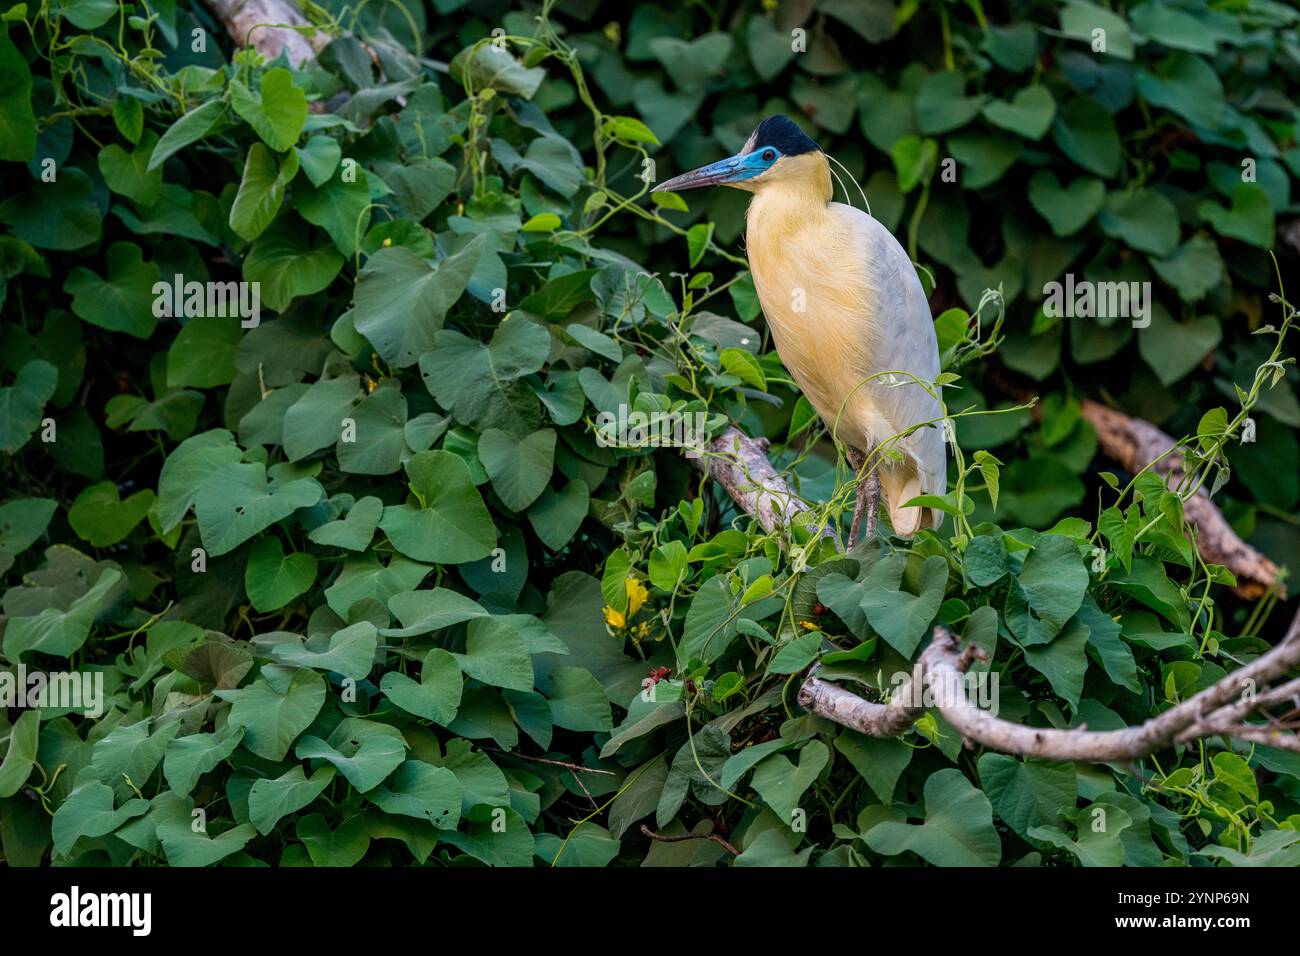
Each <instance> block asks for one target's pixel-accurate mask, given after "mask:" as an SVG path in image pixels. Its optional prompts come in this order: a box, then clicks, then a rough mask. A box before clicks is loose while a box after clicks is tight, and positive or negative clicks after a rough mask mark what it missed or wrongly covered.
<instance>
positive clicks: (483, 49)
mask: <svg viewBox="0 0 1300 956" xmlns="http://www.w3.org/2000/svg"><path fill="white" fill-rule="evenodd" d="M450 72H451V75H452V79H454V80H455V81H456V82H457V83H463V82H465V81H468V82H469V83H470V84H471V88H472V89H475V90H482V89H493V90H496V91H497V92H498V93H509V94H512V95H515V96H522V97H523V98H524V99H526V100H530V99H532V98H533V94H534V93H536V92H537V88H538V87H539V86H540V85H541V83H542V80H543V79H545V78H546V71H545V70H544V69H542V68H541V67H533V68H526V67H525V66H524V65H523V64H522V63H520V62H519V61H518V60H517V59H516V58H515V57H513V56H511V54H510V51H509V50H506V49H502V48H500V47H498V46H497V45H496V44H495V43H478V44H475V45H474V46H473V47H470V48H468V49H466V50H463V51H462V52H461V53H459V54H458V55H457V56H456V57H455V59H453V60H452V61H451V64H450Z"/></svg>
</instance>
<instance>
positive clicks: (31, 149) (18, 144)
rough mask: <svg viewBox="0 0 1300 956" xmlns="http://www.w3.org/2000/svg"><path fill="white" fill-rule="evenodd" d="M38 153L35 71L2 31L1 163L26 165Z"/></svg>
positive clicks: (0, 78) (0, 85) (0, 48)
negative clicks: (34, 86)
mask: <svg viewBox="0 0 1300 956" xmlns="http://www.w3.org/2000/svg"><path fill="white" fill-rule="evenodd" d="M35 153H36V116H35V114H34V112H33V110H32V71H31V69H30V68H29V67H28V66H27V61H26V60H25V59H23V55H22V54H21V53H20V52H18V48H17V47H16V46H14V43H13V41H12V40H10V39H9V34H8V31H0V160H4V161H5V162H11V163H25V162H28V161H29V160H31V159H32V157H33V156H34V155H35Z"/></svg>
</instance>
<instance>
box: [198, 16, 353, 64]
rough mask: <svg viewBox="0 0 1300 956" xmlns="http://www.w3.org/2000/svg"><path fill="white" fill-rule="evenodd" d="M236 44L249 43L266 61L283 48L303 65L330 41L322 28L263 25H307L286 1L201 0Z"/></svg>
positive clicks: (291, 60)
mask: <svg viewBox="0 0 1300 956" xmlns="http://www.w3.org/2000/svg"><path fill="white" fill-rule="evenodd" d="M204 2H205V3H206V4H207V5H208V9H210V10H211V11H212V12H213V14H215V15H216V17H217V19H219V20H220V21H221V22H222V24H223V25H224V26H225V28H226V32H227V33H229V34H230V38H231V39H232V40H234V41H235V43H236V44H238V45H239V46H252V47H253V48H254V49H256V50H257V52H258V53H260V54H262V56H264V57H266V58H267V59H268V60H274V59H275V58H276V57H278V56H279V55H280V52H281V51H282V50H283V51H285V52H287V54H288V57H289V62H290V63H292V64H293V65H294V66H302V65H303V64H304V63H306V62H307V61H308V60H311V59H313V58H314V57H315V56H316V54H317V53H318V52H320V50H321V49H322V48H323V47H324V46H325V45H326V44H327V43H328V42H329V37H328V36H327V35H326V34H325V32H324V31H323V30H312V31H309V32H301V31H298V30H289V29H283V28H281V27H271V26H262V24H271V23H274V24H284V25H287V26H290V27H307V26H309V25H310V24H309V22H308V20H307V18H306V17H305V16H303V15H302V13H301V11H299V9H298V8H297V7H296V6H294V5H293V4H292V3H291V2H289V0H204Z"/></svg>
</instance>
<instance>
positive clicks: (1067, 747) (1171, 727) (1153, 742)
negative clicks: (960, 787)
mask: <svg viewBox="0 0 1300 956" xmlns="http://www.w3.org/2000/svg"><path fill="white" fill-rule="evenodd" d="M973 652H974V653H973ZM978 653H979V652H978V649H975V648H967V649H966V652H965V653H962V652H960V651H959V649H958V642H957V638H956V637H954V636H953V635H952V633H951V632H949V631H948V630H947V629H946V628H943V627H936V628H935V629H934V638H933V640H932V641H931V642H930V646H929V647H927V648H926V649H925V651H924V652H922V654H921V656H920V657H919V658H918V659H917V662H916V665H915V669H914V670H913V672H912V677H911V679H910V680H909V681H908V682H907V683H906V684H904V685H903V686H902V687H900V688H899V689H898V690H897V691H896V692H895V694H894V696H893V698H891V700H890V702H889V703H888V704H877V703H873V702H871V701H868V700H864V699H863V698H861V697H858V696H857V695H856V694H853V693H851V692H849V691H847V690H845V689H843V688H841V687H837V686H835V685H834V684H829V683H827V682H826V681H823V680H819V679H817V678H815V677H812V678H809V679H808V680H807V681H805V682H804V686H803V687H802V688H801V689H800V691H799V703H800V704H801V705H802V706H803V707H804V708H805V709H807V710H810V711H812V712H814V713H816V714H819V715H821V716H822V717H826V718H827V719H829V720H833V721H835V722H836V723H838V724H843V725H844V726H846V727H851V728H852V729H854V730H857V731H860V732H862V733H864V734H868V735H870V736H873V737H890V736H897V735H898V734H900V733H902V732H904V731H905V730H906V729H907V728H908V727H910V726H911V725H912V722H913V721H914V720H916V719H917V718H918V717H920V716H921V715H922V714H924V713H925V711H926V709H927V707H929V706H934V707H936V708H937V709H938V710H939V712H940V713H941V714H943V716H944V717H945V718H946V719H947V721H948V723H950V724H951V725H952V726H953V727H954V728H955V729H956V730H957V731H958V732H959V733H961V735H962V737H964V738H965V739H966V741H967V742H968V744H971V743H974V744H980V745H982V746H985V747H989V748H991V749H993V750H998V751H1001V752H1002V753H1009V754H1018V755H1020V756H1025V757H1041V758H1044V759H1047V760H1081V761H1089V762H1094V763H1102V762H1108V761H1116V760H1137V759H1139V758H1141V757H1146V756H1148V755H1150V754H1153V753H1156V752H1158V751H1160V750H1163V749H1165V748H1167V747H1169V746H1171V745H1172V744H1174V743H1181V742H1186V741H1187V740H1191V739H1194V738H1196V737H1212V736H1217V735H1225V736H1235V737H1240V738H1242V739H1244V740H1253V741H1257V742H1259V743H1263V744H1267V745H1268V746H1271V747H1278V748H1281V749H1284V750H1293V751H1296V752H1300V738H1297V737H1296V736H1295V734H1293V733H1284V732H1283V731H1284V730H1286V729H1288V728H1279V727H1274V726H1271V725H1269V724H1244V723H1242V721H1243V720H1244V718H1245V717H1246V716H1248V715H1249V714H1251V713H1256V712H1258V711H1259V710H1260V709H1261V708H1263V707H1265V706H1269V705H1270V704H1275V703H1278V702H1280V701H1282V700H1284V699H1286V698H1288V697H1290V696H1292V695H1294V694H1295V693H1296V688H1295V686H1294V685H1295V683H1296V682H1290V683H1288V684H1286V685H1283V686H1282V687H1278V688H1276V689H1274V690H1273V691H1268V692H1265V693H1261V694H1258V695H1257V694H1256V693H1255V689H1256V688H1259V687H1263V686H1264V685H1266V684H1268V683H1269V682H1270V681H1272V680H1275V679H1276V678H1278V677H1281V676H1283V675H1284V674H1286V673H1287V672H1288V671H1290V670H1291V669H1292V668H1294V667H1296V666H1297V665H1300V613H1297V614H1296V617H1295V620H1293V621H1292V623H1291V627H1290V629H1289V630H1288V631H1287V634H1286V637H1284V638H1283V640H1282V642H1281V643H1280V644H1278V645H1277V646H1276V647H1274V648H1273V649H1272V650H1270V651H1269V652H1268V653H1266V654H1264V655H1262V656H1261V657H1259V658H1258V659H1256V660H1255V661H1252V662H1251V663H1250V664H1247V665H1246V666H1245V667H1242V668H1239V669H1238V670H1235V671H1233V672H1232V673H1231V674H1229V675H1228V676H1226V677H1224V678H1223V679H1222V680H1220V681H1219V682H1218V683H1216V684H1212V685H1210V686H1209V687H1207V688H1206V689H1205V690H1203V691H1201V692H1200V693H1199V694H1197V695H1195V696H1194V697H1191V698H1189V699H1188V700H1186V701H1184V702H1183V703H1181V704H1178V705H1177V706H1175V707H1171V708H1170V709H1169V710H1166V711H1165V712H1164V713H1162V714H1159V715H1157V716H1155V717H1152V718H1151V719H1150V720H1148V721H1146V722H1144V723H1141V724H1138V725H1137V726H1134V727H1125V728H1124V729H1123V730H1104V731H1094V730H1087V729H1086V728H1083V727H1076V728H1072V729H1070V730H1057V729H1055V728H1051V727H1026V726H1024V725H1023V724H1015V723H1011V722H1010V721H1006V720H1002V719H1000V718H998V717H995V716H994V715H993V714H991V713H989V712H988V711H985V710H980V709H979V708H978V707H976V706H975V705H974V704H972V703H971V702H970V698H969V697H968V696H967V695H966V690H965V681H964V680H963V675H964V674H965V673H966V671H967V669H968V668H969V667H970V664H971V662H972V660H974V659H975V657H976V656H978Z"/></svg>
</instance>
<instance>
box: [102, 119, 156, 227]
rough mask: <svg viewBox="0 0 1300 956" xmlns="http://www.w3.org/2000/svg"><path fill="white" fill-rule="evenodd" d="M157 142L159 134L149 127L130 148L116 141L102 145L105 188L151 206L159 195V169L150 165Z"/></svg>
mask: <svg viewBox="0 0 1300 956" xmlns="http://www.w3.org/2000/svg"><path fill="white" fill-rule="evenodd" d="M131 102H136V101H134V100H132V101H131ZM157 144H158V136H157V135H156V134H155V133H154V132H153V131H152V130H149V131H148V132H146V133H143V134H141V137H140V141H139V143H137V144H136V148H135V149H134V150H132V151H131V152H127V151H126V150H124V149H123V148H122V147H121V146H119V145H117V144H116V143H109V144H108V145H107V146H105V147H104V148H103V149H101V150H100V151H99V158H98V163H99V172H100V174H101V175H102V176H103V177H104V182H105V184H107V186H108V188H109V189H111V190H113V192H115V193H119V194H120V195H123V196H125V197H126V198H127V199H130V200H131V201H132V202H137V203H139V204H140V205H142V206H152V205H153V204H154V203H156V202H157V201H158V200H159V199H160V198H162V191H163V175H162V170H158V169H151V168H150V166H149V160H150V158H151V157H152V155H153V151H154V147H155V146H157Z"/></svg>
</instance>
